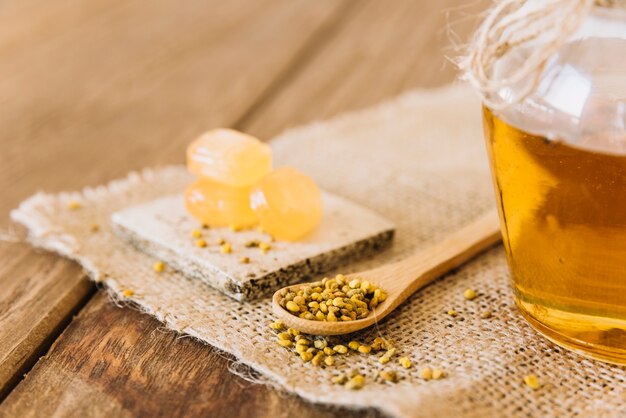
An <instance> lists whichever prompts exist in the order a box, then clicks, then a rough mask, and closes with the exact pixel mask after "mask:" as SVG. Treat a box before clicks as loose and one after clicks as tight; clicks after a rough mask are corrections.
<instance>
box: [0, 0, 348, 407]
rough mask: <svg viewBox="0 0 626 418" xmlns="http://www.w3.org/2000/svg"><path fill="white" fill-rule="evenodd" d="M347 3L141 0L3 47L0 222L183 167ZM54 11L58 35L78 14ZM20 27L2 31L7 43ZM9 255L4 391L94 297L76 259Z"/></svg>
mask: <svg viewBox="0 0 626 418" xmlns="http://www.w3.org/2000/svg"><path fill="white" fill-rule="evenodd" d="M73 1H76V0H73ZM91 1H92V0H84V1H83V3H81V4H82V5H83V6H84V7H91V6H86V5H87V4H90V2H91ZM27 4H28V5H33V7H35V6H36V5H37V4H38V3H37V2H36V1H35V0H28V3H27ZM347 4H349V3H348V2H345V1H339V2H323V3H322V2H315V3H304V2H292V1H290V0H258V1H256V2H253V3H250V2H248V1H246V0H233V1H228V2H220V1H213V2H206V1H203V0H202V1H200V0H196V1H193V0H190V1H187V2H174V1H167V0H159V1H153V0H140V1H134V2H127V3H126V4H123V5H122V6H120V7H115V8H112V9H110V10H108V11H107V12H106V13H101V14H98V13H95V15H93V16H91V17H90V19H89V22H88V24H85V25H77V26H70V27H67V28H66V32H63V33H57V34H56V35H55V37H54V39H49V40H46V41H45V42H44V41H41V39H40V38H39V37H37V36H33V37H32V38H29V39H31V40H32V41H33V43H34V44H33V45H31V46H30V48H28V45H26V44H25V42H26V41H20V42H21V45H22V47H21V48H19V49H18V50H13V52H11V51H12V50H11V48H5V49H1V47H0V56H1V57H2V66H0V103H2V109H3V111H2V112H0V126H2V134H1V135H0V147H2V150H3V151H2V153H0V189H2V190H3V198H2V200H1V201H0V215H1V218H0V219H2V221H0V226H1V225H3V224H4V223H5V222H6V218H7V214H8V212H9V210H10V208H12V207H14V206H15V205H16V204H17V203H18V202H19V200H21V199H22V198H24V197H26V196H28V195H29V194H31V193H33V192H35V191H36V190H37V189H39V188H43V189H46V190H58V189H61V188H63V189H75V188H79V187H82V186H84V185H87V184H98V183H102V182H104V181H107V180H109V179H111V178H114V177H118V176H121V175H123V174H124V173H125V172H127V171H129V170H132V169H136V168H141V167H144V166H150V165H158V164H163V163H170V162H180V161H181V160H182V158H183V152H182V150H183V148H184V145H185V143H186V142H187V141H188V140H189V139H190V138H192V137H193V135H195V133H196V132H198V131H199V130H203V129H206V128H210V127H212V126H218V125H229V124H231V123H232V121H234V120H236V119H237V118H239V117H240V116H241V115H242V114H243V113H245V112H246V111H247V109H248V108H249V107H251V106H252V105H253V104H254V103H255V101H257V100H258V98H259V97H260V96H261V95H263V94H264V93H265V91H266V89H267V88H268V87H269V86H270V85H272V83H274V80H275V79H276V78H277V77H280V75H281V74H282V73H283V72H285V71H287V70H288V68H289V67H290V66H291V65H292V60H293V59H295V58H297V57H298V54H300V53H301V51H302V50H304V49H306V48H307V47H308V45H309V44H311V43H315V42H317V39H318V37H319V36H321V35H323V33H324V32H325V30H326V27H327V26H328V25H331V26H332V25H333V23H334V21H335V19H337V18H338V17H340V16H341V15H342V11H343V8H344V7H345V6H346V5H347ZM16 7H17V6H16ZM94 7H95V6H94ZM19 10H21V12H20V13H24V14H28V13H30V11H31V10H30V9H29V8H28V7H26V6H23V7H21V8H19ZM62 10H65V11H66V12H67V13H70V11H71V10H72V8H71V7H70V8H62ZM55 13H56V14H53V17H50V18H49V19H52V21H47V23H46V25H48V26H51V27H54V28H57V29H55V30H59V29H58V28H60V27H61V26H63V25H61V24H60V23H58V22H56V23H55V21H54V20H55V19H58V20H59V21H62V22H67V21H68V19H69V18H68V17H67V16H65V15H64V14H63V12H62V11H56V12H55ZM72 13H73V12H72ZM33 15H34V16H39V15H38V14H37V13H36V11H33ZM7 16H9V17H12V18H14V19H16V20H20V19H22V20H26V21H27V20H28V19H27V18H26V17H24V16H22V17H20V16H19V13H17V12H13V13H9V14H7V15H1V16H0V23H1V22H2V18H8V17H7ZM70 20H71V19H70ZM24 25H26V23H24ZM17 32H19V31H17ZM17 32H15V31H13V32H10V31H9V32H3V28H2V25H0V45H3V44H2V39H4V38H3V36H7V37H10V36H13V35H11V34H14V33H17ZM283 38H284V39H283ZM20 39H21V38H20ZM40 41H41V42H40ZM7 44H8V43H7ZM155 45H156V46H155ZM256 52H262V53H256ZM18 260H19V262H18ZM3 261H4V262H6V263H9V264H11V266H12V267H11V268H10V269H8V268H0V285H1V286H0V371H1V372H0V399H2V396H3V394H6V392H7V391H8V390H9V389H10V388H11V387H12V385H13V384H14V383H15V382H16V380H17V379H18V378H19V376H20V375H21V374H22V373H23V372H24V371H26V370H28V368H29V367H30V366H31V365H32V363H33V361H34V360H36V358H37V356H38V354H39V353H40V352H41V350H45V349H46V347H47V346H48V343H49V341H50V340H51V339H53V338H54V337H55V336H56V335H58V333H59V331H60V330H61V328H62V327H63V325H64V324H65V323H66V322H67V319H68V318H69V317H70V316H71V314H72V312H74V311H75V310H76V309H77V307H79V306H80V304H81V303H82V301H83V300H84V299H85V298H87V297H89V295H90V294H91V292H92V287H91V285H89V284H88V282H87V281H86V280H85V278H84V277H83V274H82V272H81V271H80V269H78V268H77V266H75V265H74V264H72V263H70V262H68V261H66V260H61V259H58V258H56V257H54V256H52V255H48V254H37V253H36V252H34V251H33V250H32V249H30V248H28V247H27V246H24V245H18V244H12V243H3V244H2V245H1V246H0V266H2V262H3ZM34 301H37V303H35V302H34Z"/></svg>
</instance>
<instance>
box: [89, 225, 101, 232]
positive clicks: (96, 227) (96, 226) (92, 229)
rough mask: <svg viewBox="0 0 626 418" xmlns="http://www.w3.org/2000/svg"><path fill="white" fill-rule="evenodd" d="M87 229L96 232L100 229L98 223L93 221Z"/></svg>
mask: <svg viewBox="0 0 626 418" xmlns="http://www.w3.org/2000/svg"><path fill="white" fill-rule="evenodd" d="M89 229H90V230H91V232H98V231H99V230H100V225H98V224H97V223H93V224H91V226H90V227H89Z"/></svg>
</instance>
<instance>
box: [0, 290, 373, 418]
mask: <svg viewBox="0 0 626 418" xmlns="http://www.w3.org/2000/svg"><path fill="white" fill-rule="evenodd" d="M159 325H160V324H159V323H158V322H157V321H156V320H155V319H153V318H152V317H150V316H148V315H145V314H141V313H139V312H137V311H135V310H132V309H129V308H124V309H121V308H118V307H117V306H115V305H113V304H111V303H110V302H109V301H108V300H107V299H106V296H105V295H104V294H103V293H99V294H98V295H97V296H96V297H95V298H94V299H93V300H92V302H90V303H89V307H88V308H86V309H84V310H83V311H82V312H81V313H80V315H79V316H78V317H77V318H76V319H75V320H74V321H73V322H72V323H71V324H70V326H69V327H68V328H67V330H66V331H65V332H64V333H63V334H62V335H61V337H60V338H59V339H58V340H57V342H56V343H55V345H54V347H53V348H52V349H51V351H50V353H48V355H47V356H46V357H45V358H44V359H42V361H41V362H39V363H38V364H37V365H36V366H35V368H34V369H33V370H32V371H31V373H30V374H29V375H28V377H27V379H26V380H24V382H23V383H22V384H20V385H19V386H18V387H17V388H16V389H15V390H14V391H13V393H12V394H11V396H9V398H7V400H6V401H5V402H4V403H2V404H0V416H1V417H21V418H27V417H41V416H76V417H84V416H89V417H104V416H108V417H111V416H113V417H130V416H146V417H174V416H185V417H189V416H207V417H275V416H287V414H288V412H293V411H297V412H298V413H297V416H298V417H299V418H306V417H316V418H327V417H328V418H331V417H334V416H337V414H342V416H346V417H352V416H357V414H354V413H350V412H349V411H346V410H341V409H335V408H329V407H321V406H316V407H313V406H312V405H311V404H308V403H306V402H305V401H303V400H301V399H300V398H297V397H295V396H288V395H285V394H281V393H278V392H276V391H275V390H272V389H270V388H269V387H267V386H263V385H254V384H252V383H249V382H246V381H245V380H243V379H242V378H240V377H238V376H235V375H233V374H231V372H230V371H229V370H228V369H229V367H231V366H233V359H232V358H231V357H229V356H227V355H224V354H220V353H218V352H217V351H216V350H215V349H214V348H212V347H210V346H205V345H202V344H200V343H198V342H197V341H195V340H192V339H190V338H179V337H177V336H176V335H175V334H174V333H172V332H167V331H162V330H160V329H159ZM358 416H364V417H368V416H376V414H375V413H374V412H372V411H370V412H369V413H366V414H358Z"/></svg>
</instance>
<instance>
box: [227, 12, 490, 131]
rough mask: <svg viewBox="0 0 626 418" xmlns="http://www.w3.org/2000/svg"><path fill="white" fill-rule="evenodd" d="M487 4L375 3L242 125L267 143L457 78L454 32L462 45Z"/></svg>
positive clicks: (241, 123)
mask: <svg viewBox="0 0 626 418" xmlns="http://www.w3.org/2000/svg"><path fill="white" fill-rule="evenodd" d="M488 4H489V2H488V1H486V0H479V1H476V2H469V4H467V2H463V1H460V0H440V1H415V0H394V1H393V2H385V1H370V2H367V4H366V6H365V7H362V8H361V9H359V10H358V13H356V14H355V16H354V17H353V19H351V20H350V21H349V22H347V24H345V25H344V26H342V27H341V30H339V31H337V32H336V33H335V36H334V37H333V38H331V39H329V41H328V46H327V47H326V48H324V50H323V51H321V52H320V54H318V55H317V56H315V57H314V58H313V59H312V60H311V62H310V64H309V65H308V66H306V67H305V68H304V69H303V71H301V72H299V73H298V74H296V75H294V77H292V78H291V79H288V80H284V84H283V88H282V89H281V90H279V91H277V92H276V93H275V94H274V95H272V96H267V97H266V100H265V101H264V102H263V103H261V104H259V105H257V107H256V108H255V112H254V113H252V114H249V115H246V117H244V118H243V119H242V120H240V121H239V122H238V123H237V127H239V128H240V129H242V130H245V131H248V132H250V133H252V134H254V135H257V136H259V137H262V138H270V137H272V136H274V135H277V134H278V133H280V132H281V131H283V130H284V129H286V128H289V127H292V126H297V125H301V124H304V123H307V122H311V121H314V120H321V119H327V118H329V117H332V116H333V115H336V114H338V113H341V112H344V111H347V110H354V109H359V108H363V107H367V106H372V105H374V104H376V103H379V102H381V101H383V100H385V99H388V98H390V97H393V96H395V95H398V94H400V93H401V92H403V91H406V90H408V89H412V88H417V87H435V86H439V85H443V84H446V83H449V82H451V81H453V80H454V79H455V77H457V75H458V74H457V71H456V68H455V66H454V65H453V64H452V63H450V62H449V61H448V59H447V58H446V56H450V55H451V56H454V55H455V54H457V53H458V52H455V51H454V49H453V48H452V47H453V45H452V43H451V39H450V38H451V36H450V34H449V32H448V30H452V31H454V32H455V33H456V35H457V36H458V37H459V38H460V39H461V40H462V39H464V38H465V39H467V36H468V34H469V33H470V31H471V30H472V29H473V27H474V26H475V24H476V16H477V13H478V12H480V11H481V10H484V8H485V7H486V6H487V5H488Z"/></svg>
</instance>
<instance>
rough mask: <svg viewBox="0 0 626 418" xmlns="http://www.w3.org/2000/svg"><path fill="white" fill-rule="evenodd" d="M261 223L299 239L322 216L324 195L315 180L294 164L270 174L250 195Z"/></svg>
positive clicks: (272, 231) (277, 234) (278, 233)
mask: <svg viewBox="0 0 626 418" xmlns="http://www.w3.org/2000/svg"><path fill="white" fill-rule="evenodd" d="M250 204H251V206H252V209H253V210H254V211H255V212H256V214H257V216H258V219H259V222H260V223H261V227H262V228H263V229H264V230H265V231H266V232H268V233H269V234H271V235H273V236H274V237H276V238H278V239H282V240H289V241H295V240H297V239H299V238H302V237H303V236H304V235H306V234H307V233H309V232H311V231H312V230H313V229H314V228H315V227H316V226H317V224H318V223H319V222H320V219H321V218H322V195H321V193H320V189H319V188H318V187H317V185H316V184H315V182H314V181H313V180H312V179H311V178H310V177H308V176H307V175H305V174H303V173H301V172H299V171H298V170H296V169H294V168H291V167H284V168H280V169H278V170H275V171H273V172H272V173H271V174H269V175H267V176H266V177H265V178H264V179H263V180H261V182H260V183H259V184H258V185H257V187H255V188H254V189H253V191H252V194H251V195H250Z"/></svg>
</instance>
